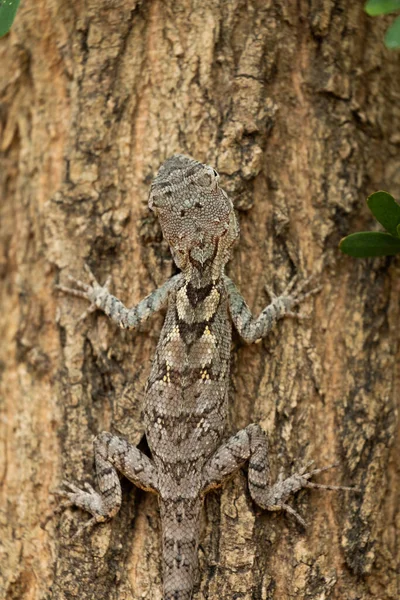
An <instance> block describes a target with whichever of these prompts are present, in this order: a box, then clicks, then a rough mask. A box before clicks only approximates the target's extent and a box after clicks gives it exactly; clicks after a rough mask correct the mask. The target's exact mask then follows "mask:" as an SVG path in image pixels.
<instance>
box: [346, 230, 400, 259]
mask: <svg viewBox="0 0 400 600" xmlns="http://www.w3.org/2000/svg"><path fill="white" fill-rule="evenodd" d="M339 248H340V250H341V251H342V252H344V254H348V255H349V256H354V257H356V258H365V257H367V256H391V255H393V254H398V253H400V240H399V239H398V238H394V237H393V236H392V235H390V234H389V233H384V232H383V231H360V232H359V233H352V234H350V235H348V236H347V237H345V238H343V239H342V240H341V242H340V244H339Z"/></svg>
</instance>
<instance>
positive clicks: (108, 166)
mask: <svg viewBox="0 0 400 600" xmlns="http://www.w3.org/2000/svg"><path fill="white" fill-rule="evenodd" d="M386 24H387V19H376V20H371V19H369V18H367V17H366V16H365V14H364V13H363V10H362V3H361V2H360V3H358V2H354V3H353V2H346V1H345V0H335V1H332V0H300V1H297V2H296V1H295V0H290V1H287V2H286V1H285V2H284V1H282V0H280V1H273V0H270V1H267V0H248V1H247V2H246V1H243V0H226V1H220V2H217V1H216V0H178V1H177V2H161V1H156V0H148V1H143V2H135V1H134V0H131V1H130V2H126V1H123V0H112V1H110V0H87V1H86V2H81V1H80V0H70V1H69V2H65V1H64V0H36V1H35V2H34V3H33V4H32V3H29V2H24V3H23V4H22V6H21V8H20V11H19V13H18V15H17V19H16V21H15V24H14V27H13V30H12V32H11V34H10V35H8V36H6V37H5V38H4V39H2V40H0V149H1V168H0V194H1V205H0V278H1V288H0V302H1V312H0V332H1V333H0V335H1V338H0V339H1V347H0V377H1V381H0V401H1V411H2V416H1V424H0V426H1V434H0V442H1V450H0V465H1V468H0V473H1V484H2V487H1V492H0V497H1V512H0V529H1V533H0V565H1V567H0V597H1V598H7V599H8V600H17V599H28V598H29V600H37V599H39V598H56V599H68V600H70V599H71V598H75V597H76V598H79V599H81V600H86V599H92V598H93V599H94V598H96V599H99V598H107V599H110V598H111V599H119V600H122V599H125V598H126V599H128V598H132V599H135V600H138V599H139V598H149V599H151V600H159V599H160V598H161V562H160V523H159V517H158V508H157V501H156V498H155V497H153V496H151V495H146V494H145V493H142V492H140V491H138V490H137V489H135V488H134V487H133V486H132V485H130V484H129V482H126V481H125V482H124V484H123V489H124V497H123V506H122V509H121V511H120V513H119V514H118V516H117V517H116V518H115V519H114V520H113V521H112V523H110V524H106V525H102V526H98V527H97V528H96V530H95V531H94V532H93V533H92V534H88V533H86V534H85V535H84V537H83V538H78V539H72V535H73V533H74V531H75V530H76V528H77V526H78V525H79V524H81V523H82V522H83V521H84V520H85V519H86V518H87V516H86V515H84V514H83V513H82V512H80V511H77V510H70V509H67V510H66V511H65V512H64V513H62V514H59V515H56V516H54V517H52V518H50V517H51V511H52V510H53V509H54V508H55V506H56V502H55V501H54V499H52V497H51V495H50V493H51V491H52V490H54V489H56V488H57V487H58V486H59V485H60V481H61V479H62V478H68V479H70V480H73V481H81V482H82V481H84V480H87V481H92V480H93V479H92V478H93V464H92V459H93V454H92V438H93V436H94V435H95V434H96V433H98V432H100V431H102V430H109V431H112V432H118V433H121V434H123V435H125V436H127V437H128V438H129V439H130V440H131V441H133V442H139V441H140V439H141V435H142V423H141V417H140V405H141V397H142V389H143V385H144V382H145V379H146V375H147V374H148V372H149V361H150V359H151V356H152V352H153V350H154V348H155V344H156V340H157V336H158V333H159V330H160V323H161V319H162V317H161V316H160V317H157V318H155V319H153V320H152V321H151V323H150V324H149V325H147V326H146V327H145V328H142V329H141V330H140V331H139V332H138V333H137V334H132V333H129V332H122V331H119V330H117V329H116V328H115V327H114V326H112V325H110V324H109V323H108V322H107V321H106V319H105V318H104V317H103V316H100V315H94V316H92V317H90V318H89V319H88V320H87V321H86V322H84V323H83V324H82V325H81V326H80V327H79V328H78V329H77V330H76V331H74V325H75V323H76V320H77V318H78V316H79V315H80V314H81V313H82V311H83V309H84V308H85V306H84V303H82V302H80V301H79V300H76V299H73V298H70V297H62V296H60V295H59V294H58V293H57V292H55V290H54V285H55V283H57V282H59V281H62V282H66V276H67V274H68V273H71V274H73V275H75V276H83V264H84V262H88V263H89V265H90V266H91V267H92V269H93V271H94V272H95V273H96V275H97V276H98V278H99V279H100V280H101V281H104V279H105V278H106V276H107V275H108V274H110V273H111V274H112V275H113V280H114V288H113V289H114V292H115V293H116V295H117V296H118V297H120V298H121V299H122V300H123V301H125V303H126V304H128V305H132V304H134V303H135V302H137V301H138V300H139V299H140V298H142V297H143V296H144V295H146V294H147V293H148V292H150V291H151V290H152V289H154V287H155V286H157V285H159V284H160V283H161V282H163V281H164V280H165V279H166V278H167V277H168V276H169V275H170V274H171V273H172V272H174V266H173V263H172V261H171V257H170V254H169V251H168V248H167V246H166V244H165V242H164V241H163V240H162V238H161V234H160V229H159V226H158V223H157V222H156V221H155V219H154V217H153V216H152V215H150V214H149V211H148V209H147V206H146V200H147V191H148V186H149V183H150V181H151V179H152V177H153V176H154V174H155V173H156V171H157V169H158V166H159V165H160V163H161V162H162V161H163V160H164V159H165V158H167V157H168V156H170V155H171V154H173V153H174V152H183V153H187V154H191V155H192V156H194V157H195V158H197V159H200V160H202V161H205V162H208V163H209V164H211V165H213V166H215V167H216V168H217V169H218V170H219V171H220V173H221V180H222V185H223V187H225V189H226V190H227V191H228V192H229V193H230V194H231V196H232V197H233V199H234V201H235V203H236V206H237V209H238V211H239V218H240V224H241V230H242V236H241V242H240V244H239V246H238V247H237V249H236V251H235V256H234V259H233V261H232V262H231V264H230V269H229V274H230V276H231V277H232V278H233V279H234V280H235V282H236V283H237V284H238V286H239V288H240V289H241V290H242V292H243V293H244V295H245V297H246V298H247V300H248V302H249V304H250V306H251V307H252V309H253V310H254V311H255V312H257V311H258V310H259V309H261V308H262V307H263V305H265V302H266V297H265V295H264V291H263V286H264V284H265V283H266V282H268V283H270V284H271V283H274V284H275V285H276V286H277V288H278V289H279V288H280V286H282V285H283V284H284V282H285V281H287V280H288V278H289V277H290V276H292V275H293V274H295V273H299V274H301V275H307V274H309V273H311V272H312V271H313V270H317V269H320V268H321V267H322V266H323V265H325V268H324V271H323V274H322V282H323V284H324V288H323V291H322V292H321V294H320V295H319V296H318V297H317V298H316V299H315V300H311V301H310V302H308V303H307V305H306V306H305V307H304V311H305V312H308V313H309V314H310V315H311V319H310V320H309V321H300V322H298V321H293V320H286V321H284V322H281V323H280V324H279V325H278V327H277V328H276V329H275V331H274V333H273V334H272V335H271V336H269V338H268V340H266V341H264V342H262V343H261V344H259V345H257V346H255V347H246V346H245V345H243V344H242V343H241V342H240V341H239V339H238V338H235V343H234V347H233V365H232V369H233V373H232V402H231V406H232V410H231V417H232V418H231V421H232V428H235V429H236V428H239V427H244V426H245V425H247V424H248V423H249V422H251V421H253V420H254V421H256V422H259V423H260V424H261V425H262V426H263V427H264V428H265V430H266V431H267V432H268V434H269V437H270V443H271V451H272V463H273V465H274V470H275V472H276V473H277V472H278V471H279V468H280V466H283V467H284V468H285V470H286V472H289V471H290V470H291V468H293V465H294V463H295V461H296V460H300V461H306V460H309V459H315V460H316V461H317V463H318V465H324V464H329V463H332V462H338V463H339V467H338V468H337V469H336V470H335V471H331V472H329V473H327V474H326V475H325V477H323V478H321V479H320V480H321V481H324V482H332V481H333V482H337V483H342V484H349V483H353V484H357V485H359V486H360V487H361V489H362V493H361V494H359V495H357V494H353V495H352V494H343V493H339V494H335V493H321V492H318V491H315V492H310V491H304V492H301V493H300V494H298V495H297V497H296V498H295V499H294V505H295V506H296V508H297V510H299V512H300V513H301V514H303V515H305V516H306V518H307V521H308V522H309V525H308V527H307V530H306V531H302V530H301V529H300V527H299V526H298V525H297V524H296V522H294V521H293V519H292V518H290V517H289V516H287V515H284V514H271V513H263V512H262V511H259V510H258V509H256V507H255V506H254V504H253V503H252V502H251V499H250V497H249V493H248V490H247V485H246V477H245V473H244V472H242V473H241V474H238V475H237V476H236V477H235V479H233V480H232V481H231V482H230V483H229V484H228V485H226V486H225V487H224V489H223V490H222V491H221V492H215V493H212V494H210V495H209V497H208V499H207V502H206V505H205V519H204V533H203V542H202V548H201V551H200V566H201V576H200V580H199V587H198V591H197V592H196V595H195V598H196V599H202V598H209V599H211V598H212V599H214V598H223V599H242V598H243V599H249V600H250V599H262V600H267V599H268V600H272V599H274V600H281V599H285V598H299V599H303V598H307V599H317V598H318V599H326V598H332V599H333V598H334V599H341V600H356V599H357V600H361V599H362V600H367V599H368V600H369V599H370V598H379V599H382V600H383V599H385V600H386V599H397V598H398V597H399V593H400V591H399V587H400V586H399V576H398V573H399V567H400V550H399V545H398V538H397V539H396V536H398V533H399V532H398V529H399V524H400V523H399V509H400V500H399V479H400V472H399V466H398V455H399V451H400V447H399V446H400V442H399V427H398V416H397V404H398V401H399V393H398V389H399V384H400V374H399V370H398V366H397V365H398V364H399V343H398V340H399V328H398V323H399V296H400V284H399V281H400V278H399V275H400V269H399V263H398V261H397V260H386V259H382V260H374V261H366V260H361V261H360V260H352V259H349V258H346V257H343V256H341V255H340V253H339V252H338V250H337V244H338V241H339V239H340V238H341V237H342V236H343V235H345V234H347V233H349V232H351V231H354V230H360V229H366V228H370V227H371V226H372V223H373V221H372V219H371V216H370V215H369V214H368V211H367V209H366V207H365V198H366V196H367V194H368V193H371V192H373V191H375V190H377V189H380V188H383V189H387V190H388V191H390V192H391V193H392V194H394V195H395V196H397V197H400V156H399V146H400V109H399V99H400V77H399V72H400V71H399V69H400V62H399V54H398V53H397V54H396V53H389V52H388V51H386V50H385V49H384V48H383V44H382V38H383V32H384V29H385V26H386ZM396 366H397V373H396ZM396 378H397V385H396Z"/></svg>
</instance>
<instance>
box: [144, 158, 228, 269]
mask: <svg viewBox="0 0 400 600" xmlns="http://www.w3.org/2000/svg"><path fill="white" fill-rule="evenodd" d="M218 181H219V175H218V173H217V172H216V171H215V169H213V168H212V167H209V166H208V165H204V164H202V163H200V162H198V161H196V160H193V159H192V158H190V157H188V156H184V155H182V154H175V155H174V156H172V157H171V158H169V159H168V160H166V161H165V163H164V164H163V165H162V166H161V168H160V170H159V172H158V174H157V176H156V178H155V179H154V181H153V183H152V186H151V189H150V196H149V207H150V208H151V209H152V210H154V211H155V213H156V214H157V216H158V218H159V221H160V224H161V229H162V232H163V235H164V238H165V239H166V240H167V242H168V243H169V245H170V248H171V252H172V255H173V257H174V260H175V262H176V264H177V266H178V267H179V268H180V269H182V270H183V271H185V270H191V269H193V268H196V269H198V270H204V269H206V268H207V267H209V268H212V270H213V272H214V273H216V274H217V276H219V275H220V273H221V271H222V269H223V266H224V265H225V263H226V262H227V261H228V260H229V258H230V249H231V247H232V245H233V243H234V242H235V240H236V239H237V237H238V235H239V227H238V223H237V220H236V216H235V212H234V209H233V204H232V202H231V200H230V199H229V198H228V196H227V194H226V193H225V192H224V190H222V189H221V188H220V187H219V185H218Z"/></svg>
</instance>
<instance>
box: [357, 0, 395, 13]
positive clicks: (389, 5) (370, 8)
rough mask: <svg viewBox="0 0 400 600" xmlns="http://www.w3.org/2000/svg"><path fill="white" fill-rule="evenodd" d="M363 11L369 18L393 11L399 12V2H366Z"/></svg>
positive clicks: (389, 0) (375, 0)
mask: <svg viewBox="0 0 400 600" xmlns="http://www.w3.org/2000/svg"><path fill="white" fill-rule="evenodd" d="M364 10H365V12H366V13H367V14H368V15H370V16H371V17H376V16H377V15H387V14H388V13H391V12H394V11H395V10H400V0H368V2H366V4H365V6H364Z"/></svg>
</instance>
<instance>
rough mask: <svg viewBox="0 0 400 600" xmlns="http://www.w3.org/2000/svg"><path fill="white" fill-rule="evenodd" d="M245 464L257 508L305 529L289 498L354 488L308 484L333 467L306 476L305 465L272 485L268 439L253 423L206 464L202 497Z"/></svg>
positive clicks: (223, 446)
mask: <svg viewBox="0 0 400 600" xmlns="http://www.w3.org/2000/svg"><path fill="white" fill-rule="evenodd" d="M247 460H249V472H248V479H249V489H250V494H251V497H252V498H253V500H254V501H255V502H256V504H258V505H259V506H260V507H261V508H263V509H266V510H272V511H276V510H286V511H287V512H289V513H290V514H292V515H293V516H294V517H295V518H296V519H297V520H298V521H299V522H300V523H301V524H302V525H303V526H305V521H304V519H303V518H302V517H301V516H300V515H299V514H298V513H297V512H296V511H295V510H294V509H293V508H292V507H291V506H290V505H288V504H287V500H288V498H289V496H290V495H291V494H293V493H295V492H297V491H299V490H301V489H302V488H319V489H323V490H349V491H355V488H351V487H344V486H337V485H322V484H319V483H314V482H311V481H310V479H311V477H313V476H314V475H318V474H319V473H322V472H323V471H326V470H327V469H331V468H332V467H333V466H335V465H331V466H329V467H323V468H320V469H313V470H311V471H308V472H307V468H308V467H309V466H310V464H308V465H306V466H305V467H303V468H302V469H300V470H299V471H298V472H297V473H294V474H293V475H291V476H290V477H287V478H286V479H283V478H282V477H280V478H279V479H278V481H277V482H276V483H275V484H273V485H271V474H270V468H269V460H268V443H267V438H266V436H265V433H264V431H263V430H262V429H261V427H260V426H259V425H256V424H255V423H253V424H251V425H248V427H246V428H245V429H242V430H241V431H239V432H238V433H237V434H236V435H234V436H232V437H231V438H230V439H229V440H228V441H227V442H226V443H225V444H223V445H222V446H221V447H220V448H219V449H218V450H217V451H216V453H215V454H214V455H213V456H212V457H211V458H210V460H209V461H208V463H206V465H205V467H204V471H203V486H204V487H203V493H206V492H207V491H209V490H210V489H212V488H215V487H218V486H220V485H221V484H222V483H223V482H224V481H225V480H226V479H228V478H229V477H230V476H231V475H233V474H234V473H235V471H237V470H238V469H239V468H240V467H241V466H242V465H243V464H244V463H245V462H246V461H247Z"/></svg>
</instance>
